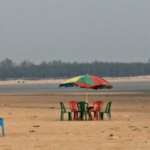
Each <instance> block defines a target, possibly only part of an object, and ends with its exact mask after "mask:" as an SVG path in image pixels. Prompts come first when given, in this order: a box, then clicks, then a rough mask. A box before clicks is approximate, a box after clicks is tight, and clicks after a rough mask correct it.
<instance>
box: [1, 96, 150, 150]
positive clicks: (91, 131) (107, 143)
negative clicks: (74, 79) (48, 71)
mask: <svg viewBox="0 0 150 150" xmlns="http://www.w3.org/2000/svg"><path fill="white" fill-rule="evenodd" d="M83 98H84V95H82V94H80V93H76V94H74V93H69V94H67V93H40V94H39V93H37V94H36V93H35V94H1V95H0V117H3V118H4V119H5V132H6V135H5V137H0V150H60V149H61V150H69V149H70V150H81V149H86V150H108V149H112V150H141V149H142V150H149V149H150V108H149V106H150V95H149V94H144V93H113V94H107V93H105V94H102V93H100V94H97V95H94V94H93V95H89V103H90V104H91V103H92V102H93V101H94V100H103V101H104V104H106V103H107V102H108V101H110V100H111V101H112V119H111V120H107V119H105V120H104V121H59V112H60V108H59V102H60V101H63V102H64V103H65V105H66V106H68V101H69V100H72V99H76V100H82V99H83Z"/></svg>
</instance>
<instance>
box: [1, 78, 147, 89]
mask: <svg viewBox="0 0 150 150" xmlns="http://www.w3.org/2000/svg"><path fill="white" fill-rule="evenodd" d="M104 79H106V80H108V81H109V82H110V83H116V82H149V81H150V75H145V76H128V77H104ZM64 80H66V79H39V80H28V79H27V80H23V79H16V80H0V86H9V85H23V84H27V85H28V84H35V85H38V84H60V83H62V82H63V81H64Z"/></svg>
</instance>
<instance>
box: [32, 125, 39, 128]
mask: <svg viewBox="0 0 150 150" xmlns="http://www.w3.org/2000/svg"><path fill="white" fill-rule="evenodd" d="M32 127H33V128H39V127H40V125H33V126H32Z"/></svg>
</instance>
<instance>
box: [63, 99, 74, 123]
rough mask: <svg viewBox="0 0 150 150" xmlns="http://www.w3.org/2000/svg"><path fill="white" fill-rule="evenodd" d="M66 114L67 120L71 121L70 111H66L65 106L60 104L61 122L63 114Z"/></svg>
mask: <svg viewBox="0 0 150 150" xmlns="http://www.w3.org/2000/svg"><path fill="white" fill-rule="evenodd" d="M65 113H67V114H68V120H72V115H71V112H70V111H67V109H66V107H65V105H64V103H63V102H60V120H61V121H63V120H64V114H65Z"/></svg>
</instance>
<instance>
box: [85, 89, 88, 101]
mask: <svg viewBox="0 0 150 150" xmlns="http://www.w3.org/2000/svg"><path fill="white" fill-rule="evenodd" d="M85 101H86V102H87V103H88V89H87V91H86V97H85Z"/></svg>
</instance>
